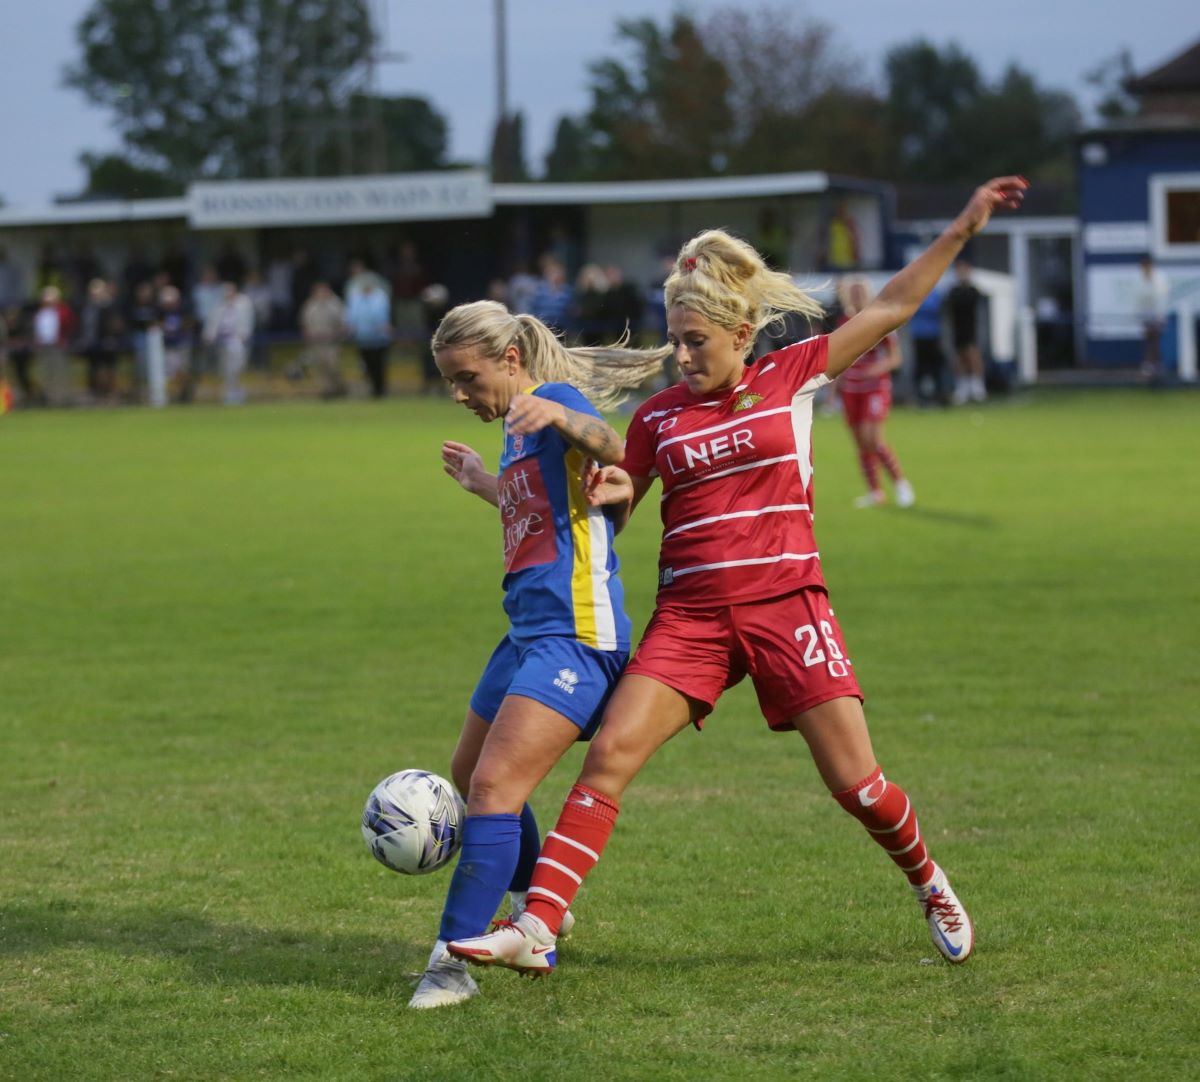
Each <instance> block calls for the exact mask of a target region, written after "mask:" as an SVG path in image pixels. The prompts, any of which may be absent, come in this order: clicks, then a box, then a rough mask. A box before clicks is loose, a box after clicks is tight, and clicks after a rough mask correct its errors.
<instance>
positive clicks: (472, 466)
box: [442, 440, 487, 492]
mask: <svg viewBox="0 0 1200 1082" xmlns="http://www.w3.org/2000/svg"><path fill="white" fill-rule="evenodd" d="M442 469H444V470H445V471H446V473H447V474H449V476H451V477H453V478H454V480H456V481H457V482H458V483H459V484H460V485H462V487H463V488H465V489H466V490H467V491H468V492H474V491H475V482H476V481H478V479H479V478H480V477H481V476H484V475H486V474H487V467H486V466H484V464H483V459H482V458H481V457H480V456H479V453H478V452H477V451H474V450H472V449H471V448H470V447H468V446H467V445H466V444H465V443H455V442H454V441H453V440H446V441H445V443H443V444H442Z"/></svg>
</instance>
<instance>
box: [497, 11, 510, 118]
mask: <svg viewBox="0 0 1200 1082" xmlns="http://www.w3.org/2000/svg"><path fill="white" fill-rule="evenodd" d="M495 10H496V111H497V114H498V116H497V120H496V124H497V130H499V125H501V124H503V123H504V122H505V121H506V120H507V119H508V34H507V32H506V30H505V24H506V21H507V20H506V19H505V15H504V0H496V5H495Z"/></svg>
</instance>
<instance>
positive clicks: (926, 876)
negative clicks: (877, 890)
mask: <svg viewBox="0 0 1200 1082" xmlns="http://www.w3.org/2000/svg"><path fill="white" fill-rule="evenodd" d="M833 799H834V800H836V801H837V802H838V803H839V804H840V805H841V806H842V807H843V808H845V809H846V811H848V812H849V813H850V814H851V815H853V816H854V818H855V819H857V820H858V821H859V822H860V823H862V825H863V826H865V827H866V828H867V830H868V832H869V833H870V835H871V837H872V838H874V839H875V841H877V842H878V843H879V844H880V845H881V846H882V847H883V851H884V852H885V853H887V855H888V856H889V857H891V858H892V860H893V861H895V863H896V866H897V867H898V868H899V869H900V870H901V871H902V872H903V873H904V874H905V875H906V876H908V881H909V882H910V883H911V884H912V885H913V886H914V887H924V886H926V885H928V883H929V881H930V880H931V879H932V878H933V871H934V864H933V861H932V860H930V859H929V852H928V850H927V849H926V848H925V841H924V839H923V838H922V837H921V828H920V827H919V826H918V825H917V813H916V811H914V810H913V806H912V803H911V802H910V801H909V799H908V796H907V795H906V794H905V792H904V790H903V789H901V788H900V786H898V785H897V784H896V783H895V782H891V781H888V780H887V778H885V777H884V776H883V771H882V770H881V769H880V768H879V767H876V768H875V769H874V770H873V771H872V772H871V773H870V774H869V775H868V776H867V777H865V778H863V780H862V781H860V782H859V783H858V784H857V785H854V786H851V787H850V788H849V789H846V790H845V791H843V792H841V793H834V794H833Z"/></svg>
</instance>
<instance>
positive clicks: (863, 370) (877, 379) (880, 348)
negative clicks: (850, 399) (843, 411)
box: [838, 316, 900, 394]
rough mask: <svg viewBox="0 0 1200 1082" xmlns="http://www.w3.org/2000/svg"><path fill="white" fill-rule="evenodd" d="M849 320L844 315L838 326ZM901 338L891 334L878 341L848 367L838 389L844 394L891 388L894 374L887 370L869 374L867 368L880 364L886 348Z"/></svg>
mask: <svg viewBox="0 0 1200 1082" xmlns="http://www.w3.org/2000/svg"><path fill="white" fill-rule="evenodd" d="M846 322H848V321H847V319H846V317H845V316H843V317H842V318H841V319H839V320H838V326H839V327H840V326H841V325H842V324H843V323H846ZM899 341H900V340H899V339H898V338H897V337H896V336H895V335H894V334H889V335H887V336H886V337H885V338H883V339H881V340H880V341H878V342H876V343H875V345H873V346H872V347H871V348H870V349H869V350H867V352H866V353H864V354H863V355H862V356H861V357H859V359H858V360H857V361H855V362H854V363H853V364H852V365H851V366H850V367H849V368H847V369H846V371H844V372H843V373H842V375H841V378H840V379H839V380H838V389H839V390H840V391H841V392H842V393H843V394H870V393H871V392H872V391H879V390H882V389H884V388H885V387H886V388H888V389H889V390H890V389H891V386H892V374H891V373H890V372H885V373H884V374H883V375H882V376H869V375H867V370H868V369H869V368H872V367H873V366H874V365H876V364H878V363H879V362H880V361H882V360H883V359H884V357H885V356H886V355H887V353H886V350H887V349H888V347H889V346H895V345H898V343H899Z"/></svg>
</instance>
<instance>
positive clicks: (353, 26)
mask: <svg viewBox="0 0 1200 1082" xmlns="http://www.w3.org/2000/svg"><path fill="white" fill-rule="evenodd" d="M76 36H77V38H78V42H79V46H80V57H79V60H78V61H77V62H76V63H74V64H72V65H69V66H68V67H67V69H66V70H65V72H64V80H65V82H66V84H67V85H68V86H72V87H76V88H78V89H79V90H81V91H82V92H83V93H84V94H85V95H86V96H87V97H88V99H89V100H90V101H92V102H93V103H95V104H98V105H102V106H106V107H108V108H109V109H110V110H112V112H113V113H114V114H115V117H116V126H117V128H118V130H119V131H120V132H121V134H122V136H123V138H124V141H125V145H126V148H127V151H128V157H129V160H130V162H131V163H132V164H134V165H136V166H138V167H142V168H150V169H155V170H159V171H161V172H162V173H164V174H165V175H166V176H168V177H170V178H172V179H173V180H175V181H177V182H186V181H188V180H191V179H193V178H195V177H256V176H282V175H288V174H293V175H294V174H303V173H316V172H336V173H346V172H356V171H367V170H370V171H378V170H380V169H382V168H383V167H384V165H385V164H386V160H387V159H386V157H385V156H384V154H383V153H381V143H382V142H383V141H382V140H380V139H379V138H378V137H377V133H379V132H381V131H384V132H386V131H387V130H388V123H389V122H388V119H387V118H388V117H392V118H393V119H394V118H395V116H396V115H398V111H399V113H403V112H404V110H405V109H408V108H409V107H408V106H395V105H389V104H388V102H389V99H377V98H374V97H373V96H372V95H371V94H370V92H369V90H370V88H369V87H368V86H367V73H368V70H369V63H368V62H369V59H370V55H371V50H372V49H373V48H374V44H375V41H374V31H373V29H372V26H371V20H370V12H369V9H368V4H367V0H291V2H289V0H154V2H150V0H95V2H94V3H93V5H92V7H91V8H90V9H89V10H88V12H87V14H85V15H84V17H83V19H82V20H81V21H80V23H79V25H78V26H77V28H76ZM397 100H400V101H403V100H404V99H397ZM426 119H428V118H426ZM391 142H392V139H388V140H387V141H386V143H387V145H390V144H391ZM417 142H418V143H420V140H417ZM443 150H444V147H443ZM418 156H420V155H418Z"/></svg>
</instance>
